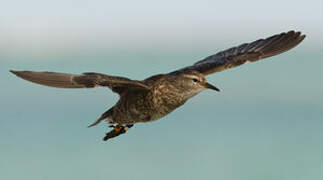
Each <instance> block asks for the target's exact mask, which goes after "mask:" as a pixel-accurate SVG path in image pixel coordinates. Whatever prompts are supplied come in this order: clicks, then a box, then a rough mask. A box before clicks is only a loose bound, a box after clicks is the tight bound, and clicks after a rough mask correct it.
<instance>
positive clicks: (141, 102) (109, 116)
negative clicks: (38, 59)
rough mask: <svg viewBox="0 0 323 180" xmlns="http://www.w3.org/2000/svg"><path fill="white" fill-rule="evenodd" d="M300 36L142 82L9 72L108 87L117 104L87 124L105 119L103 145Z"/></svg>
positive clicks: (262, 42)
mask: <svg viewBox="0 0 323 180" xmlns="http://www.w3.org/2000/svg"><path fill="white" fill-rule="evenodd" d="M304 38H305V35H304V34H302V33H301V32H299V31H295V30H291V31H288V32H282V33H279V34H275V35H273V36H270V37H268V38H265V39H259V40H256V41H253V42H250V43H244V44H241V45H238V46H235V47H232V48H229V49H226V50H224V51H220V52H218V53H216V54H214V55H211V56H208V57H206V58H204V59H202V60H200V61H198V62H196V63H194V64H193V65H190V66H186V67H184V68H181V69H178V70H175V71H172V72H169V73H164V74H157V75H153V76H151V77H148V78H146V79H144V80H132V79H129V78H126V77H119V76H111V75H106V74H101V73H95V72H86V73H83V74H68V73H57V72H48V71H43V72H36V71H14V70H10V72H12V73H13V74H15V75H16V76H18V77H20V78H22V79H24V80H27V81H30V82H33V83H37V84H40V85H45V86H51V87H56V88H72V89H73V88H95V87H107V88H109V89H111V90H112V91H113V92H114V93H117V94H119V100H118V101H117V103H116V104H115V105H114V106H113V107H111V108H110V109H108V110H107V111H106V112H104V113H103V114H102V115H101V116H100V117H99V118H98V119H97V120H96V121H95V122H93V123H92V124H90V125H89V126H88V127H93V126H96V125H98V124H99V123H100V122H102V121H104V120H105V121H107V123H108V125H109V127H110V128H112V129H110V131H108V132H107V133H106V135H105V136H104V138H103V140H104V141H107V140H109V139H111V138H114V137H116V136H119V135H121V134H124V133H126V132H127V131H128V130H129V129H130V128H132V127H133V126H134V124H136V123H143V122H151V121H155V120H158V119H161V118H162V117H164V116H166V115H168V114H169V113H171V112H172V111H174V110H175V109H177V108H178V107H180V106H182V105H184V104H185V102H186V101H187V100H188V99H190V98H192V97H194V96H196V95H197V94H199V93H200V92H202V91H204V90H206V89H211V90H215V91H220V89H219V88H217V87H216V86H214V85H212V84H210V83H208V82H207V81H206V78H205V77H206V76H207V75H210V74H212V73H216V72H220V71H223V70H226V69H230V68H233V67H237V66H240V65H242V64H245V63H247V62H256V61H258V60H261V59H264V58H267V57H271V56H274V55H277V54H281V53H283V52H285V51H288V50H290V49H292V48H294V47H295V46H297V45H298V44H300V43H301V42H302V41H303V40H304Z"/></svg>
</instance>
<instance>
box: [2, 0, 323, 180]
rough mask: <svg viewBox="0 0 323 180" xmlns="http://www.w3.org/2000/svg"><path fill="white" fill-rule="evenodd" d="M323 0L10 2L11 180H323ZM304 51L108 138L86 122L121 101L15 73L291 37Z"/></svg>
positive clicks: (7, 120)
mask: <svg viewBox="0 0 323 180" xmlns="http://www.w3.org/2000/svg"><path fill="white" fill-rule="evenodd" d="M321 7H322V2H320V1H315V0H308V1H302V2H296V1H291V0H287V1H278V0H273V1H270V2H269V1H266V2H261V1H255V0H246V1H241V2H236V1H230V0H229V1H206V0H202V1H170V0H165V1H144V0H139V1H82V0H78V1H62V0H57V1H40V0H30V1H18V0H13V1H7V2H3V3H2V5H1V7H0V12H1V18H0V39H1V40H0V82H1V88H0V99H1V101H0V112H1V116H0V117H1V118H0V179H6V180H17V179H25V180H28V179H30V180H43V179H44V180H52V179H53V180H54V179H78V180H83V179H84V180H85V179H98V180H101V179H102V180H103V179H125V180H126V179H131V180H132V179H221V180H233V179H239V180H259V179H268V180H269V179H275V180H286V179H290V180H308V179H322V177H323V173H322V172H323V141H322V139H323V131H322V127H323V118H322V117H323V95H322V92H323V85H322V77H323V71H322V66H323V61H322V55H323V48H322V44H323V38H322V35H321V33H322V30H323V21H322V18H323V16H322V10H321ZM291 29H295V30H301V31H302V32H303V33H305V34H306V35H307V38H306V39H305V41H304V42H303V43H302V44H301V45H299V46H298V47H296V48H295V49H293V50H291V51H288V52H287V53H284V54H282V55H279V56H275V57H272V58H268V59H266V60H263V61H261V62H257V63H252V64H247V65H244V66H241V67H238V68H235V69H231V70H228V71H225V72H221V73H217V74H213V75H210V76H208V77H207V79H208V81H209V82H210V83H213V84H216V85H217V86H218V87H219V88H220V89H221V90H222V91H221V92H220V93H217V92H213V91H204V92H202V93H201V94H199V95H198V96H196V97H195V98H193V99H191V100H190V101H189V102H187V103H186V104H185V106H183V107H181V108H179V109H178V110H176V111H175V112H173V113H171V114H170V115H168V116H167V117H165V118H163V119H161V120H159V121H156V122H153V123H146V124H137V125H135V126H134V128H133V129H131V131H129V132H127V134H125V135H122V136H120V137H118V138H115V139H113V140H111V141H108V142H103V141H102V140H101V139H102V137H103V136H104V134H105V132H106V131H108V128H107V126H106V125H105V124H100V125H99V126H97V127H93V128H90V129H88V128H87V125H89V124H90V123H92V122H93V121H94V120H96V119H97V118H98V117H99V116H100V115H101V114H102V113H103V112H104V111H105V110H107V109H108V108H109V107H111V106H113V105H114V104H115V102H116V101H117V98H118V96H117V95H116V94H113V93H112V92H110V91H109V90H107V89H104V88H97V89H74V90H71V89H56V88H49V87H45V86H40V85H36V84H32V83H29V82H26V81H23V80H21V79H18V78H17V77H15V76H14V75H12V74H10V73H9V70H10V69H14V70H34V71H45V70H46V71H58V72H71V73H82V72H89V71H96V72H101V73H106V74H110V75H120V76H127V77H131V78H132V79H144V78H145V77H147V76H150V75H153V74H156V73H165V72H169V71H171V70H174V69H177V68H180V67H183V66H186V65H190V64H192V63H194V62H195V61H197V60H200V59H202V58H204V57H206V56H208V55H211V54H214V53H216V52H217V51H219V50H224V49H227V48H230V47H232V46H236V45H239V44H241V43H244V42H250V41H253V40H257V39H258V38H265V37H267V36H271V35H273V34H276V33H280V32H282V31H288V30H291Z"/></svg>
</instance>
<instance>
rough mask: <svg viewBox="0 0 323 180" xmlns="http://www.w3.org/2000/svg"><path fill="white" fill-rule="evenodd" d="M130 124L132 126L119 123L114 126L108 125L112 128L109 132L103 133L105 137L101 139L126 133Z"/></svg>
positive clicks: (105, 139)
mask: <svg viewBox="0 0 323 180" xmlns="http://www.w3.org/2000/svg"><path fill="white" fill-rule="evenodd" d="M132 126H133V124H131V125H126V126H122V125H120V124H118V125H116V126H114V125H111V126H109V127H112V128H113V130H111V131H110V132H108V133H107V134H106V135H105V137H104V138H103V141H107V140H108V139H111V138H114V137H117V136H119V135H120V134H124V133H126V132H127V131H128V130H129V129H130V128H131V127H132Z"/></svg>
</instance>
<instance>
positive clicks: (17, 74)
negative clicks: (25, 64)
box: [9, 70, 23, 77]
mask: <svg viewBox="0 0 323 180" xmlns="http://www.w3.org/2000/svg"><path fill="white" fill-rule="evenodd" d="M9 72H11V73H12V74H14V75H16V76H18V77H21V73H22V72H23V71H15V70H9Z"/></svg>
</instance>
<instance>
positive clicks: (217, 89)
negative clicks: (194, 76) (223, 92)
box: [204, 83, 220, 92]
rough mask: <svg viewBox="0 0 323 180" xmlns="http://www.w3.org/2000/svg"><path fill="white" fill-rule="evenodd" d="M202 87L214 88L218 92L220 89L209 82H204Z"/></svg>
mask: <svg viewBox="0 0 323 180" xmlns="http://www.w3.org/2000/svg"><path fill="white" fill-rule="evenodd" d="M204 87H205V88H208V89H213V90H216V91H218V92H220V89H219V88H217V87H215V86H213V85H212V84H210V83H205V85H204Z"/></svg>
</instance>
